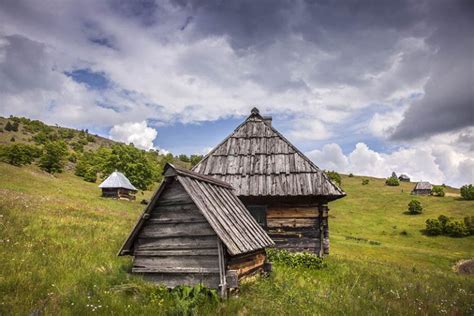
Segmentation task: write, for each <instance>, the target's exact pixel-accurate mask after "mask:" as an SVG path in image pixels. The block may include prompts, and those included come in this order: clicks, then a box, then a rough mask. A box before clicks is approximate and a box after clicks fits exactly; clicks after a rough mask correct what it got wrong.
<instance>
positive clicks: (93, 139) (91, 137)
mask: <svg viewBox="0 0 474 316" xmlns="http://www.w3.org/2000/svg"><path fill="white" fill-rule="evenodd" d="M86 140H87V141H88V142H89V143H95V137H94V136H92V135H89V134H87V137H86Z"/></svg>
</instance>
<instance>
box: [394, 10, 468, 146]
mask: <svg viewBox="0 0 474 316" xmlns="http://www.w3.org/2000/svg"><path fill="white" fill-rule="evenodd" d="M429 20H430V21H429V22H431V23H433V24H434V25H435V26H436V29H435V31H434V32H433V34H432V35H431V36H430V37H429V38H428V43H429V44H430V45H432V46H433V47H435V48H437V49H438V52H437V54H436V55H435V57H434V60H433V62H432V67H431V69H430V72H431V74H430V79H429V81H428V83H427V84H426V86H425V96H424V98H423V99H421V100H420V101H418V102H415V103H413V104H412V105H411V106H410V108H409V109H408V110H407V112H406V113H405V117H404V119H403V121H402V122H401V123H400V124H399V125H398V127H397V129H396V130H395V132H394V134H393V135H392V139H394V140H402V139H412V138H417V137H423V136H430V135H432V134H436V133H439V132H445V131H451V130H456V129H459V128H463V127H466V126H474V74H473V73H474V67H473V63H474V22H473V21H474V2H473V1H464V2H455V1H452V2H449V1H445V2H442V3H437V5H435V6H433V7H432V8H431V11H430V15H429Z"/></svg>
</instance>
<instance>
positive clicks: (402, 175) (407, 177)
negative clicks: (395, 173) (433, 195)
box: [398, 174, 410, 182]
mask: <svg viewBox="0 0 474 316" xmlns="http://www.w3.org/2000/svg"><path fill="white" fill-rule="evenodd" d="M398 180H400V181H402V182H410V177H409V176H407V175H406V174H401V175H400V176H399V177H398Z"/></svg>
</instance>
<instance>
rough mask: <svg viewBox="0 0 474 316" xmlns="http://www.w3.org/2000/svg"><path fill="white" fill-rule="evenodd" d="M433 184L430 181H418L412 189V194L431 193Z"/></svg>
mask: <svg viewBox="0 0 474 316" xmlns="http://www.w3.org/2000/svg"><path fill="white" fill-rule="evenodd" d="M432 189H433V186H432V185H431V183H429V182H418V183H417V184H416V185H415V188H413V191H411V194H415V195H430V194H431V190H432Z"/></svg>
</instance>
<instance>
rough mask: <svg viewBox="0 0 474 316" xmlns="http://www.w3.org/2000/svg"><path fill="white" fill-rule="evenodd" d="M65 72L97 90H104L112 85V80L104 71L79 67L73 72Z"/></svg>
mask: <svg viewBox="0 0 474 316" xmlns="http://www.w3.org/2000/svg"><path fill="white" fill-rule="evenodd" d="M65 74H66V75H67V76H69V77H71V78H72V79H73V80H74V81H76V82H78V83H84V84H86V85H87V86H88V87H89V88H91V89H95V90H104V89H107V88H108V87H109V85H110V81H109V80H108V79H107V78H106V77H105V75H104V74H103V73H100V72H93V71H91V70H90V69H78V70H74V71H71V72H65Z"/></svg>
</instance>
